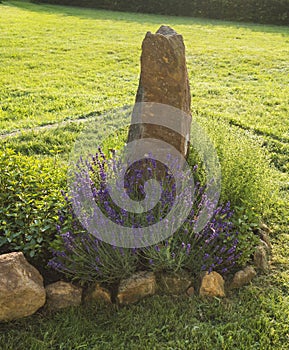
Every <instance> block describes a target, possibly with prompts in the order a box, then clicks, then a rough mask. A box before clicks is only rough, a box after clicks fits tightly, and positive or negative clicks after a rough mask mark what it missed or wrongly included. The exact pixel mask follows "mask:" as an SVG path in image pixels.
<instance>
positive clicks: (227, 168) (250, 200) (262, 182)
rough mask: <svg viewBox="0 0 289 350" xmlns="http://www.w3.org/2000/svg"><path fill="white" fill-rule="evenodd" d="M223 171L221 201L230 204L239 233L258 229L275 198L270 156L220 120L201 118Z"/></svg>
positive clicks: (245, 133) (248, 135)
mask: <svg viewBox="0 0 289 350" xmlns="http://www.w3.org/2000/svg"><path fill="white" fill-rule="evenodd" d="M200 123H201V124H202V126H203V127H204V128H205V129H206V131H207V132H208V134H209V136H210V138H211V140H212V142H213V143H214V145H215V147H216V150H217V153H218V155H219V159H220V163H221V168H222V192H221V201H224V202H226V201H230V202H231V205H232V208H233V209H234V211H235V215H234V220H233V221H234V223H235V224H236V225H237V227H238V229H239V231H240V232H241V233H244V234H245V233H246V232H248V231H250V230H253V229H254V228H256V226H258V224H259V222H260V220H261V219H262V218H263V217H264V215H265V213H266V212H267V210H268V208H269V206H270V205H271V203H272V200H273V198H274V195H275V194H276V188H277V187H275V185H276V184H275V180H274V176H273V170H272V169H271V167H270V159H269V155H268V153H267V152H266V150H265V149H264V148H262V147H261V145H262V143H261V141H259V140H258V138H256V137H254V136H253V135H252V134H251V133H250V132H248V131H243V130H240V129H239V128H237V127H235V126H230V125H229V124H228V123H226V122H224V121H221V120H219V119H213V118H206V119H205V118H202V119H201V120H200Z"/></svg>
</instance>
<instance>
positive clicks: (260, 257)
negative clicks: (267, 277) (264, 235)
mask: <svg viewBox="0 0 289 350" xmlns="http://www.w3.org/2000/svg"><path fill="white" fill-rule="evenodd" d="M254 264H255V266H256V267H257V269H260V270H261V271H263V272H266V271H268V269H269V264H268V258H267V253H266V250H265V248H264V247H263V246H262V245H259V246H258V247H257V248H256V251H255V253H254Z"/></svg>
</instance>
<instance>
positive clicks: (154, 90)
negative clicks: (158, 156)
mask: <svg viewBox="0 0 289 350" xmlns="http://www.w3.org/2000/svg"><path fill="white" fill-rule="evenodd" d="M136 102H150V103H159V104H162V105H168V106H172V107H175V108H177V109H178V110H180V111H182V112H184V113H183V114H184V116H185V117H184V118H183V117H182V118H181V114H178V113H176V115H175V117H176V119H177V120H176V121H175V122H174V123H173V124H174V125H173V126H171V124H170V123H171V122H170V123H169V124H170V125H167V123H166V122H167V121H168V120H169V117H168V113H167V111H163V113H162V110H161V109H159V110H157V112H155V111H154V112H151V111H150V110H149V109H150V108H149V107H148V110H146V111H144V110H143V111H142V112H141V113H139V112H138V113H133V116H132V122H133V123H134V124H135V125H133V126H131V128H130V132H129V137H128V142H131V141H133V140H136V139H141V138H151V139H159V140H162V141H165V142H166V143H169V144H171V145H173V146H174V147H175V148H176V149H177V150H178V151H179V152H180V153H181V154H182V155H183V156H185V157H186V156H187V154H188V145H189V139H190V127H191V111H190V104H191V96H190V87H189V79H188V73H187V67H186V58H185V46H184V42H183V38H182V36H181V35H179V34H177V33H176V32H175V31H174V30H173V29H172V28H170V27H167V26H161V27H160V28H159V30H158V31H157V32H156V34H152V33H151V32H148V33H147V34H146V36H145V39H144V40H143V43H142V55H141V75H140V80H139V87H138V92H137V96H136ZM144 108H146V107H144ZM169 114H171V113H169ZM140 115H141V117H140V118H141V120H139V119H138V118H139V116H140ZM156 118H157V121H159V118H160V119H161V120H162V122H158V123H157V124H158V125H157V124H156V123H153V121H154V120H155V119H156ZM136 120H139V122H140V124H137V125H136ZM166 125H167V127H165V126H166ZM174 126H175V127H176V128H177V129H178V130H181V133H180V132H176V128H175V127H174ZM184 135H185V136H184Z"/></svg>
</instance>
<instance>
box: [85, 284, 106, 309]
mask: <svg viewBox="0 0 289 350" xmlns="http://www.w3.org/2000/svg"><path fill="white" fill-rule="evenodd" d="M84 302H86V303H90V302H97V303H99V304H111V303H112V302H111V294H110V291H109V290H108V289H106V288H104V287H101V286H100V284H99V283H95V284H94V285H93V286H91V287H90V288H89V289H88V290H87V292H86V295H85V297H84Z"/></svg>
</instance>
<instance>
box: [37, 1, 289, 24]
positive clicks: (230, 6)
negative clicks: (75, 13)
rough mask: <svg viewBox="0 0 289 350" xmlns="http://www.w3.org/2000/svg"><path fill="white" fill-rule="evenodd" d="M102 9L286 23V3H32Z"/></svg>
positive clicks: (288, 7)
mask: <svg viewBox="0 0 289 350" xmlns="http://www.w3.org/2000/svg"><path fill="white" fill-rule="evenodd" d="M34 2H42V3H50V4H59V5H71V6H81V7H92V8H99V9H106V10H117V11H128V12H140V13H155V14H162V15H173V16H193V17H204V18H214V19H224V20H234V21H244V22H256V23H267V24H278V25H288V24H289V0H130V1H128V0H34Z"/></svg>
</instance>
